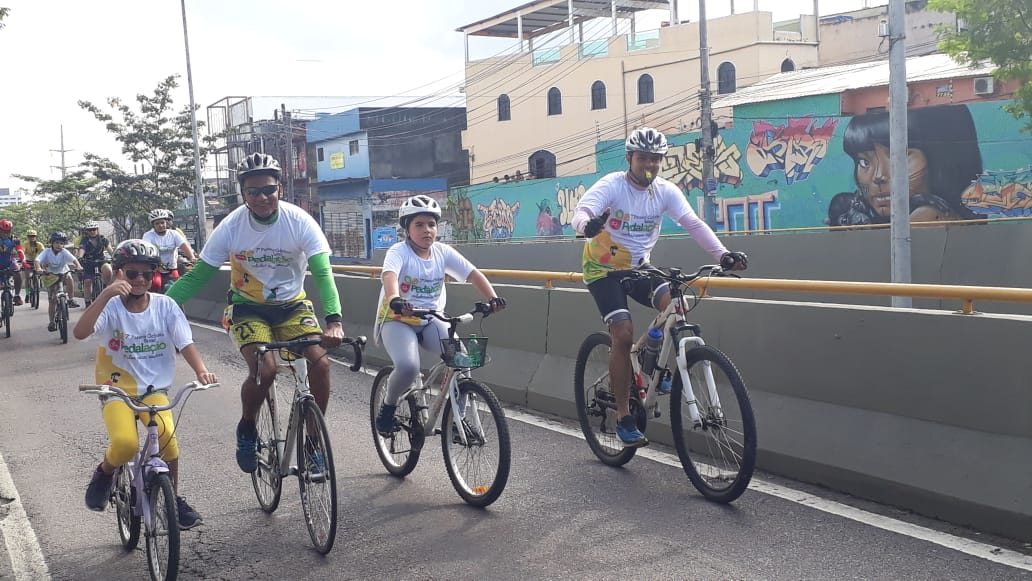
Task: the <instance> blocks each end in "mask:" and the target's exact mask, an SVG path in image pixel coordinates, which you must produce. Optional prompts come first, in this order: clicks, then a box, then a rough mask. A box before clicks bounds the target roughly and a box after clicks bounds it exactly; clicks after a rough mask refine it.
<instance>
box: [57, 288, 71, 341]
mask: <svg viewBox="0 0 1032 581" xmlns="http://www.w3.org/2000/svg"><path fill="white" fill-rule="evenodd" d="M57 330H58V331H60V332H61V342H62V343H67V342H68V299H65V298H63V297H62V298H60V299H58V302H57Z"/></svg>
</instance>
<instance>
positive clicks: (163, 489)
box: [147, 474, 179, 581]
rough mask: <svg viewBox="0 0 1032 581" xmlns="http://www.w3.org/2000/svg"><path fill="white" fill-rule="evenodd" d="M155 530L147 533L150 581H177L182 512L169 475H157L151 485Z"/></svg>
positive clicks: (149, 497) (151, 509)
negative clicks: (168, 580)
mask: <svg viewBox="0 0 1032 581" xmlns="http://www.w3.org/2000/svg"><path fill="white" fill-rule="evenodd" d="M148 488H149V490H148V492H147V499H148V501H149V502H150V512H151V515H152V516H151V518H152V519H153V526H151V527H148V530H147V566H148V568H149V569H150V574H151V579H153V580H154V581H161V580H165V579H175V578H176V576H177V575H178V574H179V512H178V511H177V510H176V495H175V493H174V492H173V490H172V479H170V478H169V476H168V474H156V475H154V476H153V477H152V479H151V482H150V484H149V485H148Z"/></svg>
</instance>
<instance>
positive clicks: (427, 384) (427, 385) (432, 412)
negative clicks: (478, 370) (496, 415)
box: [399, 361, 483, 445]
mask: <svg viewBox="0 0 1032 581" xmlns="http://www.w3.org/2000/svg"><path fill="white" fill-rule="evenodd" d="M470 378H471V375H470V370H468V369H452V368H450V367H448V366H447V365H445V364H444V362H443V361H441V362H440V363H438V364H436V365H434V366H433V367H431V368H430V371H429V372H427V375H426V380H425V381H424V380H423V376H422V374H419V375H416V380H415V382H414V383H413V386H412V387H411V388H409V390H408V391H406V392H405V393H404V394H402V396H401V399H400V400H399V401H405V400H406V399H407V398H408V397H409V396H413V397H415V398H416V402H417V403H418V404H419V408H420V409H419V415H420V418H419V419H420V421H421V422H422V424H423V435H424V436H432V435H433V434H434V428H435V427H436V426H437V419H438V417H439V416H440V415H441V410H442V409H444V403H445V402H446V401H447V402H448V403H449V404H450V405H451V409H452V422H453V425H454V426H455V428H456V431H457V432H458V434H459V437H460V438H461V439H462V443H463V445H465V444H468V443H469V442H467V441H466V430H464V429H462V420H463V419H465V417H464V416H465V409H464V408H465V406H461V408H460V406H459V380H460V379H470ZM438 381H440V382H441V384H442V385H443V384H444V382H445V381H447V382H448V389H440V390H438V391H437V394H436V395H434V398H433V400H432V401H431V402H430V405H429V407H428V406H427V402H426V396H427V393H428V392H429V391H430V389H431V388H432V386H433V385H434V384H435V383H437V382H438ZM473 416H474V419H473V422H474V424H475V425H474V426H473V427H474V428H476V429H477V430H478V431H480V433H483V428H482V427H481V426H480V414H473ZM441 430H442V431H443V430H444V426H441Z"/></svg>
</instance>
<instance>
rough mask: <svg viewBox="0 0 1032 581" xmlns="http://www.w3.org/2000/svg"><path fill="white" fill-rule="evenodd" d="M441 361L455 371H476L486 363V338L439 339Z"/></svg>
mask: <svg viewBox="0 0 1032 581" xmlns="http://www.w3.org/2000/svg"><path fill="white" fill-rule="evenodd" d="M441 359H443V360H444V364H445V365H447V366H448V367H452V368H455V369H476V368H478V367H483V366H484V365H485V364H486V363H487V362H488V361H489V359H488V357H487V337H459V338H457V339H441Z"/></svg>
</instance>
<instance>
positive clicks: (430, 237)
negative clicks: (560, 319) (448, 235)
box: [373, 195, 505, 437]
mask: <svg viewBox="0 0 1032 581" xmlns="http://www.w3.org/2000/svg"><path fill="white" fill-rule="evenodd" d="M440 219H441V206H440V204H438V203H437V200H435V199H433V198H431V197H430V196H426V195H417V196H412V197H411V198H409V199H407V200H405V202H404V203H403V204H402V205H401V208H400V209H399V210H398V222H399V223H400V224H401V227H402V229H404V230H405V240H404V241H402V242H398V243H397V244H395V245H394V246H391V247H390V249H389V250H388V251H387V256H385V257H384V260H383V271H382V274H381V276H380V278H381V280H382V281H383V288H382V289H381V290H380V299H379V303H378V304H379V308H378V309H377V313H376V326H375V329H374V330H373V335H374V336H375V337H376V338H377V340H382V341H383V345H384V348H385V349H386V350H387V354H388V355H389V356H390V358H391V361H392V362H393V364H394V371H393V372H392V373H391V375H390V377H389V378H388V380H387V394H386V396H385V397H384V402H383V405H382V406H381V407H380V412H379V414H378V415H377V417H376V430H377V431H378V432H379V433H380V434H382V435H384V436H385V437H386V436H389V435H390V434H392V433H393V432H394V431H395V429H396V426H397V423H396V422H395V419H394V412H395V410H396V409H397V407H398V399H399V398H400V397H401V394H402V393H404V392H405V390H406V389H408V387H409V386H410V385H412V382H413V380H415V378H416V374H417V373H419V347H422V348H424V349H426V350H427V351H430V352H431V353H433V354H435V355H440V354H441V339H447V338H448V325H446V324H445V323H442V322H441V321H438V320H436V319H431V320H429V321H427V320H425V319H422V318H417V317H413V316H411V315H412V310H413V309H435V310H439V311H440V310H444V306H445V302H446V301H447V293H446V291H445V286H444V282H445V276H446V275H447V276H450V277H452V278H453V279H455V280H457V281H459V282H465V281H468V282H469V283H470V284H472V285H473V287H474V288H476V289H477V290H478V291H479V292H480V294H482V295H483V296H484V297H485V298H486V299H487V300H488V301H489V304H490V305H491V308H492V312H498V311H500V310H502V309H504V308H505V299H503V298H501V297H499V296H498V295H497V294H496V293H495V290H494V287H492V286H491V283H490V282H489V281H488V280H487V277H485V276H484V274H483V273H482V272H480V271H479V270H477V268H476V267H475V266H473V264H472V263H471V262H470V261H468V260H466V258H465V257H464V256H462V255H461V254H459V252H458V251H457V250H455V249H454V248H452V247H451V246H449V245H448V244H445V243H443V242H438V241H437V222H438V221H439V220H440Z"/></svg>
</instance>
